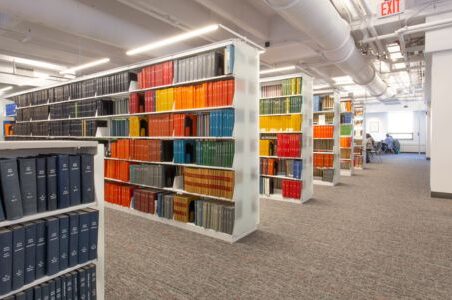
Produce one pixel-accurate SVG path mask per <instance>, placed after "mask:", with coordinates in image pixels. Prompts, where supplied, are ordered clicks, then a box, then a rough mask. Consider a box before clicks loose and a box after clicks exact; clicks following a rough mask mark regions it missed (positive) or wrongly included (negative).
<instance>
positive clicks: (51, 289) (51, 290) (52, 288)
mask: <svg viewBox="0 0 452 300" xmlns="http://www.w3.org/2000/svg"><path fill="white" fill-rule="evenodd" d="M49 300H56V285H55V280H49Z"/></svg>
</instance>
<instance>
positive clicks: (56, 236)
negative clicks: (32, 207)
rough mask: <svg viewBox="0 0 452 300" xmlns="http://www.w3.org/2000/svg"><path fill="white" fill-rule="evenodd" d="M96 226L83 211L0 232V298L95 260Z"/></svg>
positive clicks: (95, 218)
mask: <svg viewBox="0 0 452 300" xmlns="http://www.w3.org/2000/svg"><path fill="white" fill-rule="evenodd" d="M98 224H99V212H98V211H97V210H93V209H86V210H79V211H74V212H70V213H67V214H61V215H58V216H56V217H49V218H45V219H40V220H36V221H33V222H26V223H24V224H20V225H14V226H11V227H5V228H2V229H0V251H1V255H0V266H1V268H0V278H1V280H0V295H4V294H7V293H9V292H10V291H14V290H17V289H20V288H21V287H22V286H24V285H26V284H29V283H32V282H33V281H35V280H36V279H39V278H42V277H44V276H46V275H48V276H49V275H54V274H57V273H58V272H60V271H64V270H65V269H67V268H70V267H74V266H76V265H78V264H84V263H86V262H88V261H90V260H94V259H96V258H97V240H98V227H99V226H98Z"/></svg>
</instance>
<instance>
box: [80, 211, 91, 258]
mask: <svg viewBox="0 0 452 300" xmlns="http://www.w3.org/2000/svg"><path fill="white" fill-rule="evenodd" d="M78 220H79V233H78V263H79V264H83V263H86V262H87V261H88V260H89V234H90V232H89V227H90V215H89V213H88V212H87V211H80V212H78Z"/></svg>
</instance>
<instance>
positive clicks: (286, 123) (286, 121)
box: [259, 115, 302, 132]
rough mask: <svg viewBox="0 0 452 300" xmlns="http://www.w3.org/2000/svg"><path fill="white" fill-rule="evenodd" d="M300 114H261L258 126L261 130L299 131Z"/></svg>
mask: <svg viewBox="0 0 452 300" xmlns="http://www.w3.org/2000/svg"><path fill="white" fill-rule="evenodd" d="M301 123H302V116H301V115H289V116H261V117H260V118H259V128H260V130H261V131H264V132H265V131H271V132H273V131H281V132H284V131H301V126H302V124H301Z"/></svg>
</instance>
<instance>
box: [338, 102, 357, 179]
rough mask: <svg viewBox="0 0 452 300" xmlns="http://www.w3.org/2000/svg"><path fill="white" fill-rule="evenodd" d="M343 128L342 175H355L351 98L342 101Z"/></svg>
mask: <svg viewBox="0 0 452 300" xmlns="http://www.w3.org/2000/svg"><path fill="white" fill-rule="evenodd" d="M340 110H341V129H340V149H341V150H340V152H341V156H340V157H341V159H340V161H341V176H352V175H353V158H354V156H353V148H354V143H353V136H354V132H353V125H354V123H353V122H354V121H353V117H354V106H353V100H352V99H351V98H344V99H341V101H340Z"/></svg>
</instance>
